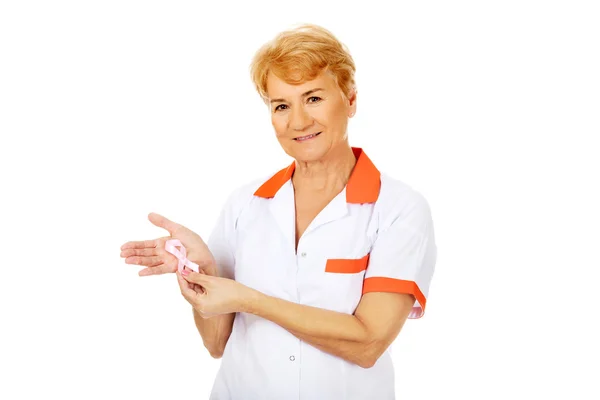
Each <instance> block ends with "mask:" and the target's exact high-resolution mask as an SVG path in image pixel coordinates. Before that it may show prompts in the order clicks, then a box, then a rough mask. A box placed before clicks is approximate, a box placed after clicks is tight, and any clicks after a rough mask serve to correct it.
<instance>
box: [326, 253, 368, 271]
mask: <svg viewBox="0 0 600 400" xmlns="http://www.w3.org/2000/svg"><path fill="white" fill-rule="evenodd" d="M368 263H369V254H367V255H366V256H364V257H363V258H358V259H354V258H332V259H328V260H327V264H325V272H333V273H336V274H355V273H357V272H361V271H364V270H365V269H367V264H368Z"/></svg>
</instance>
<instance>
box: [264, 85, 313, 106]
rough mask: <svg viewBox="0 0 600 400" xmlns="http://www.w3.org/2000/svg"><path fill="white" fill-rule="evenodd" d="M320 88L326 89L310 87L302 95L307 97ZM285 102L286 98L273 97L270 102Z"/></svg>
mask: <svg viewBox="0 0 600 400" xmlns="http://www.w3.org/2000/svg"><path fill="white" fill-rule="evenodd" d="M319 90H324V89H322V88H315V89H310V90H309V91H308V92H304V93H302V97H306V96H308V95H309V94H313V93H314V92H318V91H319ZM283 102H285V99H273V100H271V101H270V103H283Z"/></svg>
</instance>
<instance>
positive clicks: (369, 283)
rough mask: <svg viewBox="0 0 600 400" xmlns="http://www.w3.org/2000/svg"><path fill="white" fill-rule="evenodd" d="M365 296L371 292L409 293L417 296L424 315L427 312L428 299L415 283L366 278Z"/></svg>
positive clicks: (382, 278) (364, 284)
mask: <svg viewBox="0 0 600 400" xmlns="http://www.w3.org/2000/svg"><path fill="white" fill-rule="evenodd" d="M362 292H363V294H365V293H369V292H391V293H407V294H412V295H413V296H415V299H417V301H418V302H419V304H420V305H421V308H422V310H423V311H422V313H424V312H425V303H426V301H427V299H426V298H425V296H424V295H423V292H421V289H419V286H417V284H416V283H415V282H413V281H406V280H403V279H394V278H384V277H373V278H366V279H365V281H364V283H363V291H362Z"/></svg>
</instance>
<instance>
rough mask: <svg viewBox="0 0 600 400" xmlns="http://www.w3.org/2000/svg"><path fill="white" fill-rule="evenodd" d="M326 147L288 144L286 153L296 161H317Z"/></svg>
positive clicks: (323, 153) (325, 150)
mask: <svg viewBox="0 0 600 400" xmlns="http://www.w3.org/2000/svg"><path fill="white" fill-rule="evenodd" d="M326 152H327V149H326V148H325V147H324V146H323V145H320V146H314V145H311V146H304V145H302V146H297V145H296V146H290V147H289V148H288V150H287V151H286V153H287V154H288V155H289V156H290V157H292V158H293V159H295V160H296V161H305V162H311V161H318V160H320V159H322V158H323V156H324V155H325V153H326Z"/></svg>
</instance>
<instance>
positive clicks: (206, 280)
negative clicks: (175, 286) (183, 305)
mask: <svg viewBox="0 0 600 400" xmlns="http://www.w3.org/2000/svg"><path fill="white" fill-rule="evenodd" d="M186 272H189V273H187V274H186V275H183V279H185V280H186V281H188V282H193V283H197V284H198V285H200V286H203V287H208V286H210V284H211V283H212V278H213V277H212V276H210V275H206V274H201V273H198V272H194V271H187V270H186Z"/></svg>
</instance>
